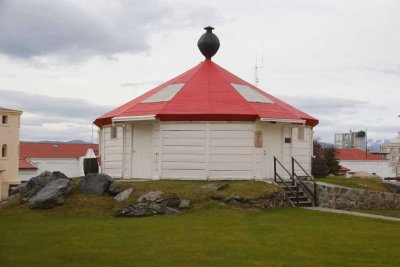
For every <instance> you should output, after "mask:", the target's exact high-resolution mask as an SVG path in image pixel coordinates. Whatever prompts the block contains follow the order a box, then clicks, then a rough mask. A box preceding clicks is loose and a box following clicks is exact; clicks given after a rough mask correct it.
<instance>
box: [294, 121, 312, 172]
mask: <svg viewBox="0 0 400 267" xmlns="http://www.w3.org/2000/svg"><path fill="white" fill-rule="evenodd" d="M292 137H293V138H292V156H293V157H294V158H295V159H296V160H297V161H298V162H299V163H300V165H301V166H302V167H303V168H304V169H305V170H306V171H307V172H308V174H311V157H312V153H313V152H312V142H313V140H312V138H313V137H312V129H311V127H307V126H305V127H304V140H298V127H293V128H292ZM295 171H296V173H298V174H299V175H304V173H303V172H302V171H301V169H300V168H299V167H297V165H295Z"/></svg>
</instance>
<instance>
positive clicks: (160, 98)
mask: <svg viewBox="0 0 400 267" xmlns="http://www.w3.org/2000/svg"><path fill="white" fill-rule="evenodd" d="M184 85H185V83H174V84H170V85H168V86H166V87H165V88H164V89H161V90H160V91H158V92H157V93H155V94H154V95H152V96H150V97H149V98H147V99H145V100H143V101H142V103H154V102H164V101H170V100H171V99H172V98H173V97H174V96H175V95H176V94H177V93H178V92H179V90H181V88H182V87H183V86H184Z"/></svg>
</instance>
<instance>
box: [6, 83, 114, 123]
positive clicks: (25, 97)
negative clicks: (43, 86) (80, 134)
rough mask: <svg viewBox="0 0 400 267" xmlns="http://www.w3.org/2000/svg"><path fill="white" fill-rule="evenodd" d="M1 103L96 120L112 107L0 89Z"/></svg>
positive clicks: (51, 114)
mask: <svg viewBox="0 0 400 267" xmlns="http://www.w3.org/2000/svg"><path fill="white" fill-rule="evenodd" d="M0 96H1V97H0V104H2V105H4V106H9V107H13V108H16V109H20V110H23V111H25V112H29V113H32V114H36V115H40V116H47V117H50V118H64V119H84V120H94V119H95V118H96V117H98V116H99V115H102V114H104V113H105V112H107V111H109V110H110V109H111V107H109V106H105V105H97V104H93V103H89V102H88V101H85V100H82V99H76V98H65V97H54V96H47V95H36V94H30V93H26V92H20V91H12V90H0Z"/></svg>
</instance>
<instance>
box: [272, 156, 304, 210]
mask: <svg viewBox="0 0 400 267" xmlns="http://www.w3.org/2000/svg"><path fill="white" fill-rule="evenodd" d="M277 162H278V163H279V165H280V166H281V167H282V168H283V169H284V170H285V171H286V173H287V174H289V176H290V177H291V180H292V182H293V178H292V175H291V174H290V172H289V171H288V170H287V169H286V168H285V166H283V165H282V163H281V162H280V161H279V160H278V159H277V158H276V157H274V180H275V182H277V179H276V178H277V177H278V178H279V180H280V181H281V182H282V183H283V185H284V187H285V188H287V189H289V191H290V192H291V193H292V194H293V195H294V196H296V203H297V205H298V204H299V186H298V185H297V186H296V191H293V190H292V188H290V186H288V185H287V183H286V182H285V180H283V179H282V177H281V176H280V175H279V174H278V172H277V171H276V163H277ZM289 201H290V202H292V201H291V200H290V199H289ZM292 204H293V203H292Z"/></svg>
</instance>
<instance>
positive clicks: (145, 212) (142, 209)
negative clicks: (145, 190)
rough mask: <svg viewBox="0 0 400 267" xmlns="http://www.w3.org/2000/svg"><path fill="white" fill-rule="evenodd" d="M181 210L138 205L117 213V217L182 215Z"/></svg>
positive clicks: (155, 204) (143, 203) (144, 203)
mask: <svg viewBox="0 0 400 267" xmlns="http://www.w3.org/2000/svg"><path fill="white" fill-rule="evenodd" d="M181 214H182V212H180V211H179V210H176V209H173V208H170V207H164V206H162V205H160V204H157V203H146V202H142V203H137V204H133V205H129V206H127V207H124V208H122V209H120V210H119V211H117V213H116V216H117V217H145V216H153V215H181Z"/></svg>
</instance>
